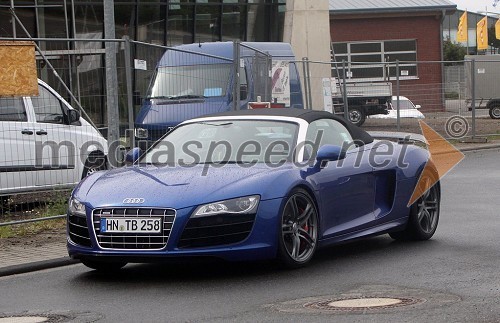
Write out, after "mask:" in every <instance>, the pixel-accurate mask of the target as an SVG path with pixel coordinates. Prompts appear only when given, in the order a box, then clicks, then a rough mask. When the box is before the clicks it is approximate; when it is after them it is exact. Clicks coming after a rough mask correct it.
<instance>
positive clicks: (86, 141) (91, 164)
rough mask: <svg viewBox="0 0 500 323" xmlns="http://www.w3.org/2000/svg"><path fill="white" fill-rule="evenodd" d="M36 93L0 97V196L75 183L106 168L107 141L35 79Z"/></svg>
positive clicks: (48, 88)
mask: <svg viewBox="0 0 500 323" xmlns="http://www.w3.org/2000/svg"><path fill="white" fill-rule="evenodd" d="M38 90H39V95H38V96H32V97H17V98H0V151H2V153H1V154H0V183H1V184H0V195H3V196H4V198H3V200H5V195H9V194H13V193H19V192H31V191H36V190H47V189H55V188H70V187H74V186H75V185H76V184H77V183H78V182H79V181H80V180H81V179H82V178H83V177H85V176H87V175H89V174H91V173H93V172H95V171H97V170H102V169H105V168H106V154H107V142H106V140H105V139H104V138H103V137H102V135H101V134H100V133H99V131H97V129H95V128H94V127H93V126H92V125H91V124H90V123H88V122H87V121H86V120H84V119H83V118H81V117H80V113H79V112H78V111H77V110H75V109H73V108H72V107H71V106H70V104H69V103H68V102H66V100H64V99H63V98H62V97H61V96H60V95H59V94H57V93H56V92H55V91H54V90H53V89H52V88H51V87H50V86H48V85H47V84H46V83H44V82H43V81H41V80H38Z"/></svg>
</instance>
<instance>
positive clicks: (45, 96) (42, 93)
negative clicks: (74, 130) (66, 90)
mask: <svg viewBox="0 0 500 323" xmlns="http://www.w3.org/2000/svg"><path fill="white" fill-rule="evenodd" d="M38 93H39V95H38V96H32V97H31V102H32V104H33V109H34V110H35V116H36V121H38V122H46V123H63V122H64V115H63V112H62V108H61V101H60V100H59V99H58V98H57V97H56V96H55V95H54V94H52V93H51V92H50V91H49V90H47V89H46V88H44V87H43V86H38Z"/></svg>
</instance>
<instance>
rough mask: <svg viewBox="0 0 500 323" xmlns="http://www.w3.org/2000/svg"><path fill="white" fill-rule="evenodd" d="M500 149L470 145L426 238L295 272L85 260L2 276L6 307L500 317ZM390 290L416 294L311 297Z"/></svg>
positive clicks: (216, 314) (106, 314)
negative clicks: (116, 270) (366, 306)
mask: <svg viewBox="0 0 500 323" xmlns="http://www.w3.org/2000/svg"><path fill="white" fill-rule="evenodd" d="M499 160H500V150H490V151H482V152H475V153H469V154H468V155H467V157H466V159H465V160H464V161H463V162H462V163H461V164H460V165H459V166H457V167H456V168H455V169H454V170H453V171H452V172H451V173H450V174H449V175H448V176H447V177H445V179H444V180H443V184H442V188H443V194H442V195H443V197H442V198H443V200H442V212H441V219H440V224H439V227H438V231H437V232H436V234H435V236H434V238H433V239H432V240H430V241H427V242H420V243H401V242H394V241H393V240H391V239H390V238H389V237H388V236H387V235H385V236H381V237H376V238H372V239H368V240H364V241H360V242H356V243H351V244H347V245H342V246H335V247H331V248H327V249H323V250H321V251H320V252H319V253H318V254H317V256H316V257H315V259H314V261H313V263H312V264H311V265H310V266H309V267H307V268H303V269H300V270H293V271H286V270H282V269H279V268H277V267H275V266H273V265H272V264H268V263H256V264H228V263H210V264H208V263H203V264H169V265H165V264H163V265H159V264H156V265H129V266H127V267H125V268H124V270H123V271H122V272H121V273H120V274H118V275H114V276H106V275H100V274H97V273H95V272H92V271H90V270H88V269H86V268H85V267H84V266H83V265H80V264H78V265H72V266H68V267H62V268H58V269H52V270H46V271H40V272H34V273H29V274H23V275H17V276H10V277H4V278H1V279H0V313H1V314H2V315H7V314H23V313H24V314H25V315H45V316H50V315H53V316H52V319H54V320H56V319H57V318H58V317H57V315H64V316H65V317H67V318H71V319H72V320H73V321H77V322H87V321H101V320H102V321H110V322H118V321H121V322H142V321H146V322H147V321H155V322H156V321H164V322H186V321H193V322H220V321H225V322H226V321H234V322H242V321H247V322H257V321H258V322H261V321H262V322H264V321H268V322H270V321H287V322H290V321H292V322H304V321H307V322H309V321H317V322H322V321H335V322H353V321H363V322H364V321H374V322H500V241H499V240H500V215H499V211H498V204H499V203H498V194H499V192H500V170H499ZM381 296H384V297H402V298H406V299H408V300H410V302H411V301H413V302H414V303H413V305H411V304H410V305H408V306H400V307H395V308H381V309H380V308H379V309H376V310H367V311H354V312H352V311H351V312H349V311H338V310H328V309H326V310H321V309H317V308H311V307H304V304H306V303H309V304H312V303H314V304H316V303H317V302H321V301H323V302H325V301H326V302H328V301H329V300H335V299H340V298H346V297H381ZM2 315H0V317H1V316H2Z"/></svg>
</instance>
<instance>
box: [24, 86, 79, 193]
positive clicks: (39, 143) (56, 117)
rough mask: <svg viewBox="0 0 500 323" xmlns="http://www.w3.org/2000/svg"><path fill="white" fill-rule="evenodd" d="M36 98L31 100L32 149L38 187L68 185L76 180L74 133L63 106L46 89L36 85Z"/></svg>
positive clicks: (56, 96)
mask: <svg viewBox="0 0 500 323" xmlns="http://www.w3.org/2000/svg"><path fill="white" fill-rule="evenodd" d="M38 88H39V95H38V96H37V97H35V96H34V97H31V98H30V103H31V105H32V107H33V111H34V114H35V119H36V122H35V150H36V154H37V157H38V158H37V161H38V167H39V168H41V169H43V170H44V171H43V172H40V173H39V174H38V177H37V185H38V186H42V187H52V186H71V185H73V184H75V183H77V182H78V180H79V179H80V177H79V174H77V170H76V169H75V168H76V163H77V161H78V156H77V148H76V145H75V142H77V141H78V137H77V136H78V133H77V132H76V131H72V129H71V126H70V125H68V124H67V117H66V113H65V110H64V109H65V105H64V103H63V101H62V100H61V98H60V97H59V96H58V95H56V93H55V92H53V90H52V89H51V88H49V87H48V86H45V85H43V84H39V86H38Z"/></svg>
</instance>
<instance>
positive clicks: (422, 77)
mask: <svg viewBox="0 0 500 323" xmlns="http://www.w3.org/2000/svg"><path fill="white" fill-rule="evenodd" d="M440 25H441V14H436V15H432V16H425V15H421V16H418V15H412V16H410V15H408V16H403V17H402V16H394V15H382V16H379V17H377V18H374V17H368V16H361V15H358V16H351V17H347V16H339V17H336V16H331V20H330V34H331V39H332V41H333V42H352V41H368V40H379V41H380V40H397V39H416V40H417V60H418V61H419V62H425V61H441V59H442V58H441V37H442V35H441V31H440ZM417 68H418V79H417V80H401V83H400V84H401V88H400V90H401V92H400V93H401V95H404V96H407V97H409V98H410V99H411V100H412V101H414V102H415V103H416V104H421V105H422V111H423V112H425V111H443V110H444V104H443V101H442V93H443V91H442V88H443V85H442V82H443V78H442V69H441V64H440V63H419V64H418V66H417ZM395 85H396V84H395V82H394V89H395V88H396V87H395Z"/></svg>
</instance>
